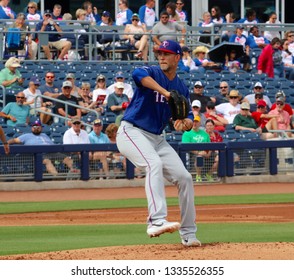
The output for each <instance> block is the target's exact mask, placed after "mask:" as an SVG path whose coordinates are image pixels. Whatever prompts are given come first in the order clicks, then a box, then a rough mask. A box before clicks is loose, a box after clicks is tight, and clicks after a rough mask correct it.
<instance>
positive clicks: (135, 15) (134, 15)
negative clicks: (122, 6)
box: [132, 13, 140, 19]
mask: <svg viewBox="0 0 294 280" xmlns="http://www.w3.org/2000/svg"><path fill="white" fill-rule="evenodd" d="M133 18H140V16H139V15H138V14H136V13H133V15H132V19H133Z"/></svg>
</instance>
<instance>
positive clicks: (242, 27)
mask: <svg viewBox="0 0 294 280" xmlns="http://www.w3.org/2000/svg"><path fill="white" fill-rule="evenodd" d="M236 29H244V26H243V25H237V26H236Z"/></svg>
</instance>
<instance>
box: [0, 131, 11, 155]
mask: <svg viewBox="0 0 294 280" xmlns="http://www.w3.org/2000/svg"><path fill="white" fill-rule="evenodd" d="M0 140H1V141H2V144H3V148H4V152H5V154H6V155H8V154H9V152H10V148H9V144H8V143H7V140H6V136H5V133H4V130H3V128H2V126H0Z"/></svg>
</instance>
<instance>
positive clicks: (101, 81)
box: [97, 79, 105, 83]
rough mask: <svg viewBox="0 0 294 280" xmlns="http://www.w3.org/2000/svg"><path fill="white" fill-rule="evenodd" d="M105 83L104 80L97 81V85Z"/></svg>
mask: <svg viewBox="0 0 294 280" xmlns="http://www.w3.org/2000/svg"><path fill="white" fill-rule="evenodd" d="M104 82H105V80H104V79H103V80H98V81H97V83H104Z"/></svg>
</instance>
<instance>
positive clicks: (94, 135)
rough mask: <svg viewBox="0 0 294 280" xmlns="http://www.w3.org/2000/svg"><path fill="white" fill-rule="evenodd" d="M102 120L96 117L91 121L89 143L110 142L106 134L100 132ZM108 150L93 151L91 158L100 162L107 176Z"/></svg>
mask: <svg viewBox="0 0 294 280" xmlns="http://www.w3.org/2000/svg"><path fill="white" fill-rule="evenodd" d="M102 129H103V122H102V120H100V119H96V120H94V122H93V130H92V131H91V132H90V133H89V140H90V143H91V144H107V143H110V141H109V139H108V136H107V135H106V134H105V133H103V132H102ZM107 155H108V152H104V151H103V152H100V151H99V152H93V156H92V160H93V161H100V162H101V164H102V170H103V171H104V174H105V176H106V177H108V176H109V167H108V162H107Z"/></svg>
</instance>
